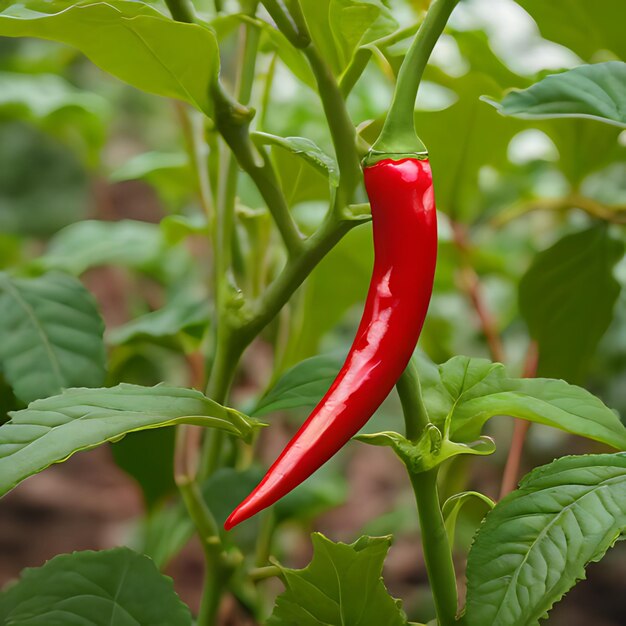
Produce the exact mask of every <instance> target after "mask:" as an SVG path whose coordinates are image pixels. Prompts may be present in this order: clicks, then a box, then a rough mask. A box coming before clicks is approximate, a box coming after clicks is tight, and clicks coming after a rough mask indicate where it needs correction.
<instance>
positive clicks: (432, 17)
mask: <svg viewBox="0 0 626 626" xmlns="http://www.w3.org/2000/svg"><path fill="white" fill-rule="evenodd" d="M458 2H459V0H434V1H433V3H432V4H431V5H430V7H429V9H428V13H427V14H426V17H425V18H424V21H423V22H422V24H421V26H420V27H419V30H418V31H417V34H416V35H415V39H414V40H413V43H412V44H411V47H410V48H409V51H408V52H407V54H406V57H405V58H404V61H403V62H402V67H401V68H400V72H399V74H398V81H397V83H396V89H395V92H394V94H393V100H392V101H391V106H390V108H389V113H388V114H387V119H386V120H385V124H384V125H383V129H382V131H381V133H380V136H379V137H378V139H377V140H376V142H375V143H374V145H373V146H372V152H374V153H388V154H400V153H412V152H414V153H420V152H426V148H425V146H424V144H423V143H422V141H421V140H420V139H419V137H418V136H417V133H416V132H415V119H414V111H415V99H416V98H417V90H418V88H419V85H420V82H421V80H422V76H423V74H424V70H425V69H426V64H427V63H428V59H429V58H430V55H431V52H432V51H433V48H434V47H435V44H436V43H437V40H438V39H439V37H440V36H441V33H442V32H443V29H444V28H445V26H446V24H447V22H448V18H449V17H450V14H451V13H452V11H453V9H454V7H455V6H456V5H457V3H458Z"/></svg>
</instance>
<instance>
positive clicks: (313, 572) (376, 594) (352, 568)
mask: <svg viewBox="0 0 626 626" xmlns="http://www.w3.org/2000/svg"><path fill="white" fill-rule="evenodd" d="M312 539H313V550H314V553H313V560H312V561H311V563H310V565H309V566H308V567H306V568H304V569H301V570H293V569H287V568H281V569H282V573H283V576H284V580H285V585H286V587H287V590H286V591H285V592H284V593H283V594H281V595H280V596H278V599H277V600H276V606H275V607H274V612H273V614H272V617H270V619H269V620H268V622H267V626H326V625H329V624H346V625H347V624H349V625H350V626H381V624H384V625H385V626H405V625H406V623H407V620H406V617H405V616H404V614H403V612H402V609H401V608H400V605H399V602H398V601H396V600H394V599H393V598H392V597H391V596H390V595H389V594H388V592H387V589H386V588H385V585H384V583H383V581H382V578H381V573H382V568H383V562H384V559H385V556H386V555H387V551H388V550H389V546H390V545H391V539H390V538H389V537H361V538H360V539H359V540H358V541H356V542H355V543H353V544H350V545H348V544H345V543H333V542H332V541H330V540H329V539H327V538H326V537H324V535H321V534H319V533H314V534H313V535H312Z"/></svg>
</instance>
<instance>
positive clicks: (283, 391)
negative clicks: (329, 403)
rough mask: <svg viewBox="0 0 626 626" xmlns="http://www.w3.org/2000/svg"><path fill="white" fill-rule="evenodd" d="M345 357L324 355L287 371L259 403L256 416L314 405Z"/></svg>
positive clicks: (253, 412) (255, 412) (335, 374)
mask: <svg viewBox="0 0 626 626" xmlns="http://www.w3.org/2000/svg"><path fill="white" fill-rule="evenodd" d="M342 362H343V358H342V356H341V355H334V354H324V355H320V356H314V357H311V358H310V359H305V360H304V361H301V362H300V363H298V364H297V365H294V366H293V367H292V368H291V369H289V370H287V371H286V372H285V373H284V374H283V375H282V376H281V377H280V378H279V379H278V381H277V382H276V384H275V385H274V386H273V387H272V388H271V389H270V390H269V391H268V393H266V394H265V395H264V396H263V397H262V398H261V399H260V400H259V402H258V404H257V406H256V408H255V409H254V411H252V414H253V415H257V416H258V415H266V414H267V413H271V412H272V411H282V410H285V409H291V408H300V407H310V408H312V407H314V406H315V405H316V404H317V403H318V402H319V401H320V400H321V398H322V396H323V395H324V394H325V393H326V392H327V391H328V388H329V387H330V385H331V383H332V382H333V380H334V379H335V377H336V376H337V372H339V368H340V367H341V363H342Z"/></svg>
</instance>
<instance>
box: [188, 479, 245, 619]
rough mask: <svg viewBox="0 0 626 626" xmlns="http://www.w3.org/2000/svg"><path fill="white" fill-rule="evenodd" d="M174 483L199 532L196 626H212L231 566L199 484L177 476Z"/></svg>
mask: <svg viewBox="0 0 626 626" xmlns="http://www.w3.org/2000/svg"><path fill="white" fill-rule="evenodd" d="M177 484H178V488H179V490H180V493H181V495H182V498H183V501H184V503H185V506H186V507H187V511H188V512H189V516H190V517H191V519H192V521H193V523H194V526H195V527H196V530H197V531H198V536H199V537H200V541H201V543H202V548H203V550H204V555H205V574H204V583H203V593H202V603H201V606H200V612H199V614H198V620H197V622H196V623H197V626H214V624H215V623H216V619H217V613H218V610H219V605H220V601H221V598H222V594H223V592H224V589H225V588H226V586H227V584H228V581H229V579H230V576H231V575H232V572H233V566H232V564H230V563H229V562H228V560H227V558H226V555H225V553H224V551H223V548H222V543H221V540H220V536H219V531H218V527H217V523H216V521H215V518H214V517H213V515H212V514H211V512H210V511H209V509H208V507H207V505H206V503H205V501H204V498H203V497H202V493H201V492H200V488H199V487H198V483H197V482H196V481H195V480H193V479H191V478H189V477H187V476H183V477H177Z"/></svg>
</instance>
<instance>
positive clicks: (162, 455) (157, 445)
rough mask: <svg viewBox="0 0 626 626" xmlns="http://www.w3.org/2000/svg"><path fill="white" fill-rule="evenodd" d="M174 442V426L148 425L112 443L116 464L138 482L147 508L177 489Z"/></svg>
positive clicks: (152, 506)
mask: <svg viewBox="0 0 626 626" xmlns="http://www.w3.org/2000/svg"><path fill="white" fill-rule="evenodd" d="M175 441H176V429H175V428H150V429H148V430H141V431H138V432H135V433H128V435H125V436H124V437H123V438H122V439H121V440H120V441H117V442H115V443H114V444H112V445H111V452H112V454H113V459H114V460H115V463H116V465H117V466H118V467H120V468H121V469H122V470H124V471H125V472H126V473H127V474H128V475H129V476H131V477H132V478H134V479H135V480H136V481H137V484H138V485H139V487H140V488H141V491H142V493H143V498H144V502H145V506H146V508H147V509H148V510H150V509H153V508H154V507H155V506H156V505H157V504H158V503H159V502H161V501H162V500H163V498H165V497H166V496H168V495H171V494H172V493H175V492H176V483H175V482H174V446H175Z"/></svg>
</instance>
